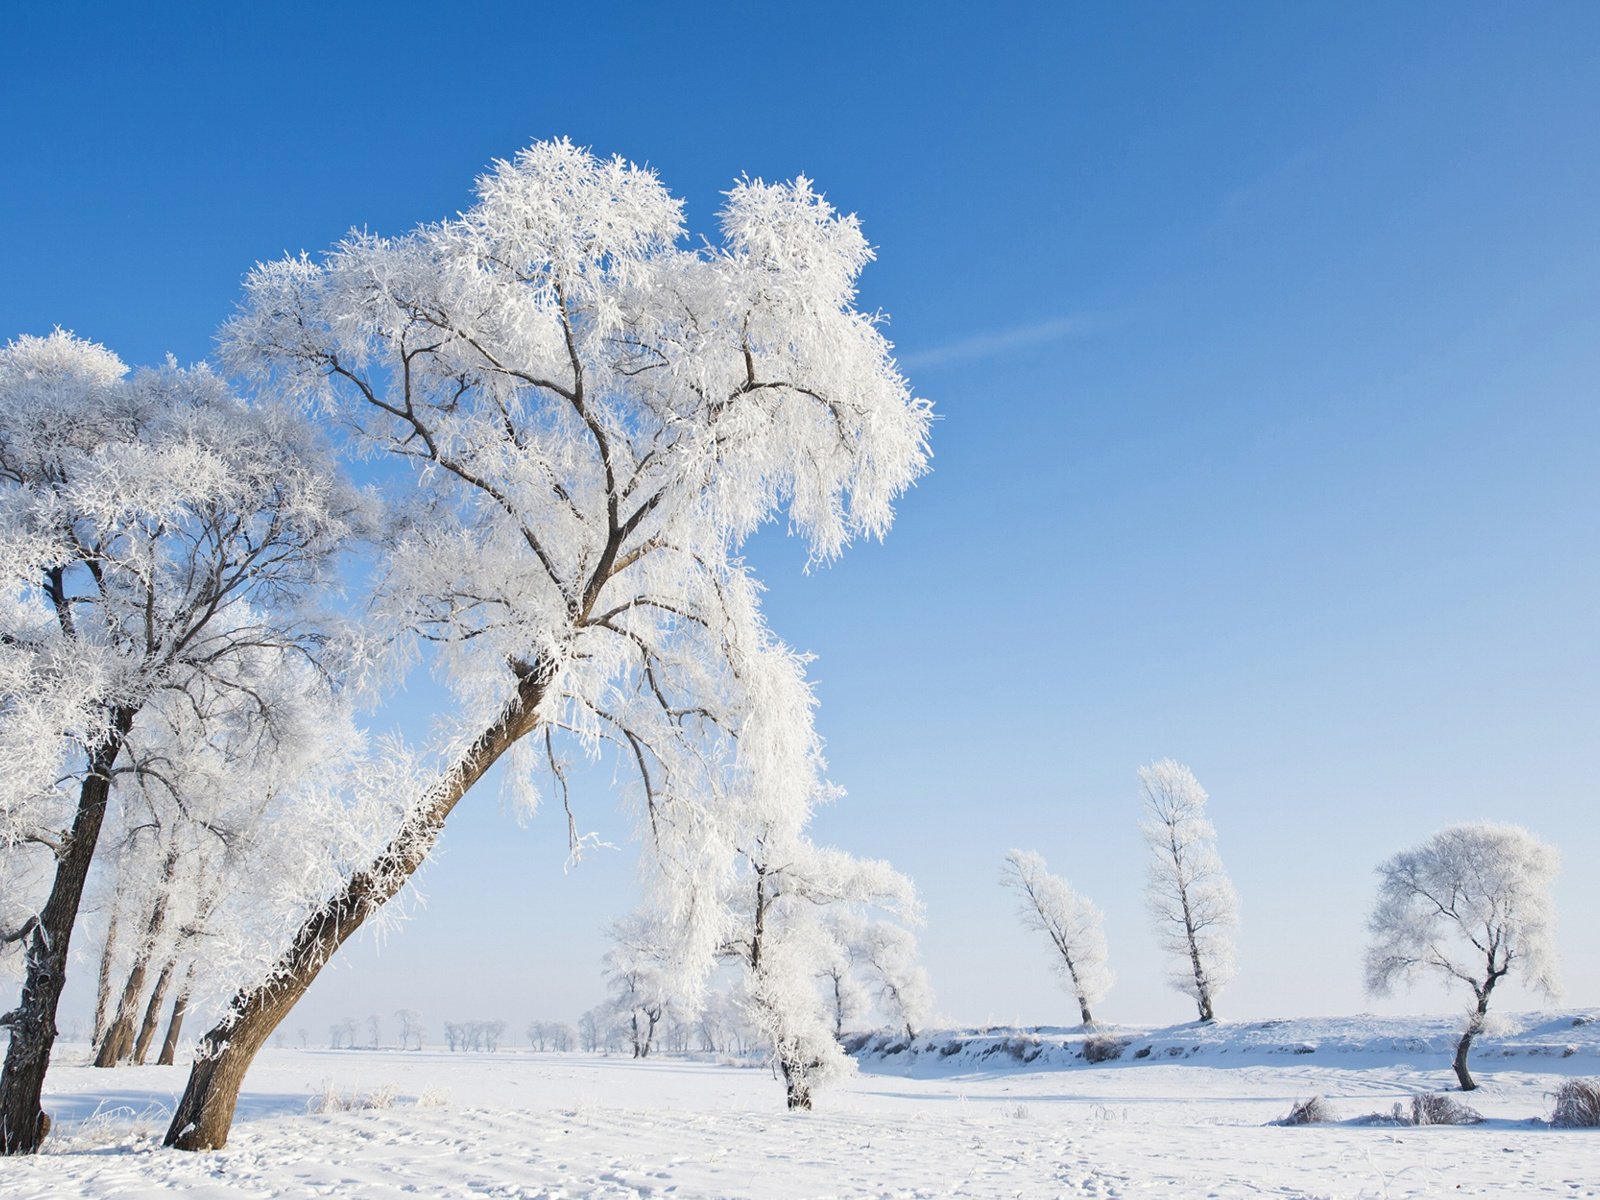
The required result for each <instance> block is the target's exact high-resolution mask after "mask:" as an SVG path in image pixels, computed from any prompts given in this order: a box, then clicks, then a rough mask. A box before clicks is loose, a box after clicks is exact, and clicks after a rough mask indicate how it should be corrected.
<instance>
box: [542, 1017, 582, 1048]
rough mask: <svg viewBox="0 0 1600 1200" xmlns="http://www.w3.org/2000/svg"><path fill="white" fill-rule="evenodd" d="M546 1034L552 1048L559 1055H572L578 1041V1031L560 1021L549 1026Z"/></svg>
mask: <svg viewBox="0 0 1600 1200" xmlns="http://www.w3.org/2000/svg"><path fill="white" fill-rule="evenodd" d="M545 1032H546V1036H547V1037H548V1038H549V1039H550V1048H551V1049H552V1050H554V1051H555V1052H556V1053H557V1054H570V1053H571V1052H572V1047H573V1045H574V1043H576V1041H577V1040H578V1034H577V1031H576V1030H574V1029H573V1028H572V1026H571V1025H567V1024H564V1023H562V1022H559V1021H558V1022H554V1023H552V1024H550V1025H548V1026H547V1027H546V1031H545Z"/></svg>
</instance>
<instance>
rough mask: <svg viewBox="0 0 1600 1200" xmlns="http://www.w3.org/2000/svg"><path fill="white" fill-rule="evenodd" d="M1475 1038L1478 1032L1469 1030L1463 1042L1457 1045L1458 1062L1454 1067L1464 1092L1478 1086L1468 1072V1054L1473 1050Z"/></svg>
mask: <svg viewBox="0 0 1600 1200" xmlns="http://www.w3.org/2000/svg"><path fill="white" fill-rule="evenodd" d="M1475 1036H1476V1030H1473V1029H1468V1030H1467V1031H1466V1032H1465V1033H1463V1034H1462V1035H1461V1040H1460V1041H1459V1042H1457V1043H1456V1061H1455V1063H1454V1066H1455V1069H1456V1078H1457V1079H1458V1080H1460V1082H1461V1090H1462V1091H1463V1092H1470V1091H1472V1090H1473V1089H1474V1088H1475V1087H1477V1086H1478V1085H1477V1084H1476V1083H1474V1082H1473V1079H1472V1073H1471V1072H1470V1071H1468V1070H1467V1052H1468V1051H1469V1050H1471V1049H1472V1039H1473V1038H1474V1037H1475Z"/></svg>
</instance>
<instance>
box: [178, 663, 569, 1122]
mask: <svg viewBox="0 0 1600 1200" xmlns="http://www.w3.org/2000/svg"><path fill="white" fill-rule="evenodd" d="M546 683H547V677H546V675H545V673H544V672H542V671H537V670H534V669H531V668H530V669H524V670H522V671H520V672H519V678H518V685H517V694H516V697H515V698H514V699H513V700H512V701H511V703H510V704H508V705H507V706H506V710H505V712H504V713H502V714H501V716H500V718H499V719H498V720H497V721H496V722H495V723H494V724H493V725H491V726H490V727H489V728H488V729H486V730H484V732H483V733H481V734H479V735H478V738H477V740H476V741H475V742H473V744H472V745H471V746H470V747H469V748H468V750H467V752H466V753H465V754H464V755H462V757H461V760H460V761H459V762H458V763H457V764H456V766H455V769H454V770H452V771H451V772H450V773H449V774H448V775H446V776H445V778H444V779H443V780H442V781H441V782H440V783H438V784H436V785H435V786H434V787H433V788H431V789H430V790H429V791H428V793H427V794H426V795H424V797H423V798H422V800H421V802H420V803H419V804H418V805H417V807H416V808H415V809H414V810H412V812H411V813H410V814H409V815H408V816H407V817H406V819H405V821H404V822H403V823H402V824H401V826H400V829H399V831H398V832H396V833H395V835H394V837H393V838H392V839H391V840H390V842H389V844H388V845H387V846H385V847H384V849H383V851H382V852H381V853H380V854H379V855H378V856H377V858H375V859H374V860H373V861H372V862H371V864H369V865H368V866H367V868H366V869H365V870H363V871H359V872H357V873H356V874H354V875H352V876H351V877H350V879H349V881H348V882H347V883H346V884H345V885H344V887H342V888H340V889H339V891H338V892H337V893H336V894H335V895H333V896H330V897H329V898H328V899H327V900H325V901H323V903H322V904H321V905H320V906H319V907H318V908H317V910H316V911H315V912H313V913H312V914H311V915H310V916H309V917H307V918H306V919H305V921H304V922H303V923H302V924H301V926H300V928H299V930H298V931H296V933H295V936H294V940H293V941H292V942H291V943H290V946H289V949H288V950H286V951H285V952H284V953H283V955H282V957H280V958H279V959H278V961H277V963H276V964H274V966H273V969H272V972H271V974H269V975H268V976H267V979H266V981H265V982H264V983H260V984H257V985H255V986H254V987H249V988H245V989H243V990H242V991H240V992H239V993H238V994H237V995H236V996H235V997H234V998H233V1002H232V1004H230V1005H229V1007H228V1013H227V1015H226V1016H224V1017H223V1019H222V1020H221V1021H219V1022H218V1023H217V1024H216V1025H215V1026H214V1027H213V1028H212V1029H211V1030H210V1031H209V1032H207V1033H206V1035H205V1037H203V1038H202V1039H201V1041H200V1049H199V1050H198V1051H197V1052H196V1054H195V1061H194V1066H193V1068H192V1069H191V1070H190V1072H189V1083H188V1086H187V1087H185V1088H184V1092H183V1097H182V1099H180V1100H179V1101H178V1107H177V1109H176V1111H175V1112H174V1113H173V1114H172V1124H171V1125H170V1126H169V1127H168V1129H167V1136H166V1144H167V1145H168V1146H174V1147H176V1148H178V1149H179V1150H220V1149H221V1148H222V1147H223V1146H225V1145H227V1142H228V1131H229V1129H230V1128H231V1127H232V1125H233V1110H234V1106H235V1105H236V1104H237V1103H238V1100H239V1088H240V1085H242V1084H243V1083H244V1076H245V1072H246V1071H247V1070H249V1069H250V1064H251V1062H252V1061H253V1060H254V1059H255V1056H256V1053H257V1052H258V1051H259V1050H260V1049H261V1047H262V1046H263V1045H265V1044H266V1041H267V1039H268V1038H269V1037H271V1036H272V1031H273V1030H275V1029H276V1028H277V1027H278V1025H279V1024H280V1023H281V1022H282V1021H283V1019H284V1018H285V1017H286V1016H288V1015H289V1010H290V1009H292V1008H293V1007H294V1005H295V1002H296V1001H298V1000H299V999H300V997H301V996H303V995H304V994H305V991H306V989H307V988H309V987H310V986H311V984H312V981H313V980H315V979H316V977H317V975H318V973H319V972H320V971H321V970H322V968H323V967H324V966H325V965H326V964H327V962H328V959H330V958H331V957H332V956H333V954H334V952H335V951H337V950H338V949H339V947H340V946H342V945H344V943H345V942H346V941H347V940H348V939H349V938H350V936H351V935H352V934H353V933H355V932H356V930H358V929H360V928H361V925H362V923H363V922H365V921H366V919H367V918H368V917H369V916H371V915H372V914H373V913H374V912H376V911H377V910H378V909H379V908H381V907H382V906H383V905H384V903H386V902H387V901H388V900H390V899H391V898H392V897H393V896H394V895H395V894H396V893H397V892H399V891H400V889H401V888H403V887H404V886H405V885H406V881H407V880H409V879H410V878H411V876H412V875H413V874H414V873H415V872H416V870H417V868H418V867H420V866H421V865H422V863H423V861H424V860H425V859H426V858H427V857H428V852H429V851H430V850H432V849H433V844H434V842H436V841H437V840H438V838H439V834H440V832H441V831H442V830H443V829H444V822H445V818H447V817H448V816H449V815H450V812H451V810H452V809H454V808H455V806H456V804H457V803H458V802H459V801H460V800H461V798H462V797H463V796H464V795H466V794H467V791H468V790H469V789H470V788H471V787H472V785H473V784H474V783H476V782H477V781H478V780H479V779H480V778H482V776H483V773H484V772H485V771H487V770H488V769H489V768H490V767H491V766H493V765H494V763H495V761H496V760H497V759H499V757H500V756H501V755H502V754H504V753H505V752H506V751H507V750H509V749H510V748H511V747H512V746H513V745H515V744H516V742H517V741H518V740H519V739H520V738H522V737H524V736H526V735H527V734H529V733H531V732H532V731H533V730H534V729H535V728H536V727H537V726H538V724H539V714H538V710H539V702H540V700H542V699H543V697H544V691H545V686H546Z"/></svg>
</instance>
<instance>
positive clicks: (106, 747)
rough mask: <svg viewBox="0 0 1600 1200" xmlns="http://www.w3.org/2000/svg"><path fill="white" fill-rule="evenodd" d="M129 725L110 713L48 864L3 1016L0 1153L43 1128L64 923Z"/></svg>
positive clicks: (126, 713) (40, 1134) (22, 1145)
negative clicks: (6, 1035) (18, 989)
mask: <svg viewBox="0 0 1600 1200" xmlns="http://www.w3.org/2000/svg"><path fill="white" fill-rule="evenodd" d="M132 727H133V711H132V710H131V709H118V710H117V711H116V712H114V713H113V714H112V718H111V731H110V732H109V733H108V734H107V736H106V740H105V741H103V742H102V743H100V745H99V746H97V747H95V749H94V751H93V753H92V754H91V755H90V756H89V771H88V775H87V777H86V778H85V779H84V781H83V786H82V787H81V788H80V789H79V791H78V811H77V813H76V814H75V815H74V816H73V819H72V830H71V832H70V833H69V834H68V835H67V840H66V843H65V845H63V846H62V848H61V851H60V853H59V854H58V856H57V859H56V877H55V882H54V883H53V884H52V886H51V888H50V897H49V899H47V900H46V901H45V905H44V909H43V911H42V912H40V914H39V923H38V925H37V927H36V928H35V929H34V931H33V933H32V934H31V935H30V936H29V938H28V952H27V968H26V972H27V973H26V975H25V976H24V978H23V982H22V995H21V998H20V999H19V1001H18V1004H17V1007H16V1010H15V1011H14V1012H11V1013H8V1014H7V1021H6V1024H7V1025H8V1026H9V1027H10V1029H11V1043H10V1045H9V1046H7V1047H6V1062H5V1068H4V1070H3V1071H0V1154H32V1153H33V1152H34V1151H36V1150H38V1149H39V1143H40V1142H42V1141H44V1137H45V1134H46V1133H48V1132H49V1130H50V1118H49V1117H47V1116H46V1115H45V1113H44V1110H43V1109H42V1108H40V1107H39V1096H40V1094H41V1093H42V1092H43V1091H44V1076H45V1071H46V1070H48V1069H49V1066H50V1051H51V1048H52V1047H53V1046H54V1045H55V1040H56V1010H57V1009H58V1008H59V1007H60V1004H61V989H62V987H63V986H65V984H66V981H67V951H68V949H69V946H70V944H71V941H72V926H73V925H74V923H75V922H76V921H77V919H78V908H79V906H80V905H81V904H82V903H83V888H84V884H85V882H86V881H87V880H88V878H89V865H90V863H92V862H93V861H94V851H95V846H96V845H97V844H98V843H99V841H100V826H101V825H102V824H104V822H105V817H106V803H107V801H108V800H109V799H110V796H111V767H112V765H113V764H114V763H115V762H116V760H117V755H118V754H119V753H120V752H121V750H122V743H123V741H124V740H125V739H126V738H127V736H128V730H129V729H131V728H132Z"/></svg>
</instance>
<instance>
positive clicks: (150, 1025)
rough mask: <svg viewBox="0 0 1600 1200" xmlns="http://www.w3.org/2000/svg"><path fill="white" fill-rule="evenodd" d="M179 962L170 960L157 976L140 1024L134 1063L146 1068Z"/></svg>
mask: <svg viewBox="0 0 1600 1200" xmlns="http://www.w3.org/2000/svg"><path fill="white" fill-rule="evenodd" d="M177 967H178V960H177V959H176V958H169V959H167V961H166V962H165V963H164V964H163V965H162V967H161V973H160V974H159V975H157V976H156V986H155V987H154V988H152V989H151V991H150V1003H149V1004H147V1005H145V1009H144V1020H143V1021H142V1022H140V1024H139V1037H138V1039H137V1040H136V1041H135V1042H134V1043H133V1063H134V1065H135V1066H138V1067H142V1066H144V1060H145V1055H147V1054H149V1053H150V1041H151V1039H152V1038H154V1037H155V1035H156V1025H157V1024H159V1023H160V1021H161V1007H162V1005H164V1004H165V1003H166V1002H167V989H168V988H169V987H171V986H172V974H173V972H174V971H176V970H177Z"/></svg>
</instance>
